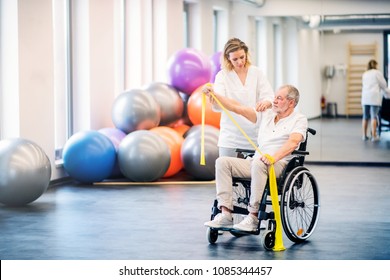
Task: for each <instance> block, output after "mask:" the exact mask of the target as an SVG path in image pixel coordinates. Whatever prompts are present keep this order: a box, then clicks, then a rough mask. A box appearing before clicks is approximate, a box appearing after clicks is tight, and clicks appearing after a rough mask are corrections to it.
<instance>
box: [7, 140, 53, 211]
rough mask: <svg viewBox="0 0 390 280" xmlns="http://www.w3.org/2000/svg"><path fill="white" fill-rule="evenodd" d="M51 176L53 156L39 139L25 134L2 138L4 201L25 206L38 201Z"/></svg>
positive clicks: (10, 204) (11, 204)
mask: <svg viewBox="0 0 390 280" xmlns="http://www.w3.org/2000/svg"><path fill="white" fill-rule="evenodd" d="M50 178H51V164H50V160H49V158H48V157H47V155H46V154H45V152H44V151H43V149H42V148H41V147H39V146H38V145H37V144H36V143H34V142H32V141H30V140H27V139H23V138H12V139H5V140H2V141H0V203H3V204H5V205H9V206H21V205H25V204H28V203H31V202H33V201H35V200H36V199H38V198H39V197H40V196H41V195H42V194H43V193H44V192H45V191H46V190H47V188H48V186H49V183H50Z"/></svg>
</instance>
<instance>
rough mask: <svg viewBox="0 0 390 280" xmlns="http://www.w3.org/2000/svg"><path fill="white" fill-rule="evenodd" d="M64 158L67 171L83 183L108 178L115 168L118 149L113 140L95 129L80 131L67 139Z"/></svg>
mask: <svg viewBox="0 0 390 280" xmlns="http://www.w3.org/2000/svg"><path fill="white" fill-rule="evenodd" d="M62 158H63V161H64V169H65V171H66V172H67V173H68V174H69V176H71V177H72V178H74V179H75V180H77V181H80V182H82V183H93V182H100V181H103V180H104V179H107V178H108V177H109V176H110V175H111V173H112V171H113V168H114V165H115V160H116V150H115V147H114V144H113V143H112V142H111V140H110V139H109V138H108V137H107V136H105V135H103V134H102V133H100V132H98V131H94V130H88V131H80V132H77V133H75V134H73V135H72V136H71V137H70V138H69V139H68V141H66V143H65V146H64V149H63V154H62Z"/></svg>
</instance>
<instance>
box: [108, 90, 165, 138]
mask: <svg viewBox="0 0 390 280" xmlns="http://www.w3.org/2000/svg"><path fill="white" fill-rule="evenodd" d="M111 117H112V121H113V123H114V125H115V127H116V128H118V129H120V130H122V131H123V132H125V133H126V134H127V133H130V132H132V131H135V130H141V129H151V128H153V127H156V126H158V125H159V123H160V106H159V105H158V104H157V102H156V100H155V99H154V97H153V96H152V95H151V94H150V93H149V92H148V91H146V90H143V89H132V90H129V91H126V92H123V93H121V94H120V95H119V96H118V97H117V98H116V99H115V100H114V103H113V105H112V111H111Z"/></svg>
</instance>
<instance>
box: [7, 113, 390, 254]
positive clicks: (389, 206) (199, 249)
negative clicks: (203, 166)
mask: <svg viewBox="0 0 390 280" xmlns="http://www.w3.org/2000/svg"><path fill="white" fill-rule="evenodd" d="M324 122H327V123H328V121H327V120H324ZM340 122H341V121H340ZM344 122H345V123H344V125H346V124H348V125H350V124H349V123H348V121H346V120H344ZM321 125H322V126H324V125H323V124H321ZM326 125H327V124H326ZM337 127H339V128H337ZM340 127H341V129H343V127H344V126H343V125H336V126H335V128H334V129H340ZM321 131H322V132H323V130H321ZM332 131H333V130H332ZM319 136H320V134H318V135H317V136H316V137H319ZM322 136H324V135H322ZM354 137H355V138H356V137H357V139H358V141H357V142H356V145H347V147H345V148H343V151H342V152H343V153H344V156H343V158H346V157H347V156H351V158H352V157H353V156H355V155H349V154H356V153H361V154H363V155H365V154H366V151H367V149H368V150H369V151H371V152H372V151H375V153H376V152H377V151H376V150H375V147H377V148H378V150H380V151H381V152H379V151H378V154H382V153H383V154H387V157H385V158H384V159H383V158H381V159H380V160H379V161H378V163H382V160H385V159H390V157H389V156H388V155H389V150H388V147H389V141H388V140H386V139H387V138H385V137H383V138H382V140H381V143H362V141H361V140H360V134H358V135H357V136H356V135H355V136H354ZM386 137H387V136H386ZM313 139H314V138H313ZM313 141H314V140H313ZM310 143H315V142H310ZM371 144H375V145H376V146H375V145H371ZM378 144H379V145H378ZM359 145H360V146H359ZM366 145H371V146H372V147H371V146H369V147H370V148H367V146H366ZM312 146H314V145H312ZM348 146H350V147H351V148H352V149H348ZM311 151H312V152H313V153H316V151H314V149H313V150H311ZM338 153H339V152H338V151H337V154H338ZM370 154H371V155H373V154H374V152H372V153H370ZM334 156H338V155H334ZM329 162H331V160H329V161H328V162H326V163H325V164H319V163H318V161H317V159H314V160H313V161H312V162H310V161H308V162H307V164H306V166H307V167H308V168H309V169H310V171H311V172H312V173H313V174H314V176H315V178H316V180H317V182H318V185H319V187H320V197H321V213H320V220H319V224H318V227H317V229H316V231H315V232H314V234H313V235H312V236H311V237H310V239H309V240H308V241H307V242H305V243H303V244H299V245H296V244H293V243H291V242H290V241H289V240H288V239H287V238H286V237H284V238H283V242H284V246H285V247H286V250H285V251H281V252H272V251H266V250H264V248H263V247H262V245H261V243H260V236H255V235H251V236H244V237H241V238H236V237H233V236H232V235H230V234H229V233H224V234H223V235H221V236H219V238H218V241H217V243H216V244H213V245H210V244H209V243H208V241H207V238H206V228H205V227H204V226H203V223H204V222H205V221H207V220H208V219H209V216H210V209H211V204H212V201H213V199H214V196H215V186H214V184H213V183H209V182H198V183H192V184H189V183H183V182H172V183H168V184H167V183H166V182H164V183H163V184H160V185H156V184H155V185H141V184H139V185H80V184H77V183H66V184H61V185H55V186H52V187H51V188H50V189H49V190H48V191H47V192H46V193H45V194H43V195H42V196H41V197H40V198H39V199H38V200H36V201H35V202H33V203H32V204H30V205H29V206H26V207H21V208H10V207H5V206H0V259H2V260H15V259H22V260H63V259H65V260H68V259H69V260H71V259H75V260H83V259H90V260H179V259H180V260H227V259H240V260H245V259H248V260H255V259H259V260H383V259H384V260H389V259H390V216H389V213H390V203H389V198H390V167H389V166H384V165H383V164H378V166H375V165H374V164H372V162H375V158H372V159H369V160H367V162H368V163H369V164H368V165H367V164H365V163H364V160H362V161H361V162H360V164H352V165H351V164H349V165H348V164H343V163H341V164H337V163H333V164H330V163H329Z"/></svg>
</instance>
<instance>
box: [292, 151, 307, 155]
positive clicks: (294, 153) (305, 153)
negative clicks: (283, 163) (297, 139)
mask: <svg viewBox="0 0 390 280" xmlns="http://www.w3.org/2000/svg"><path fill="white" fill-rule="evenodd" d="M291 154H292V155H298V156H307V155H308V154H309V152H308V151H300V150H295V151H293V152H292V153H291Z"/></svg>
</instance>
